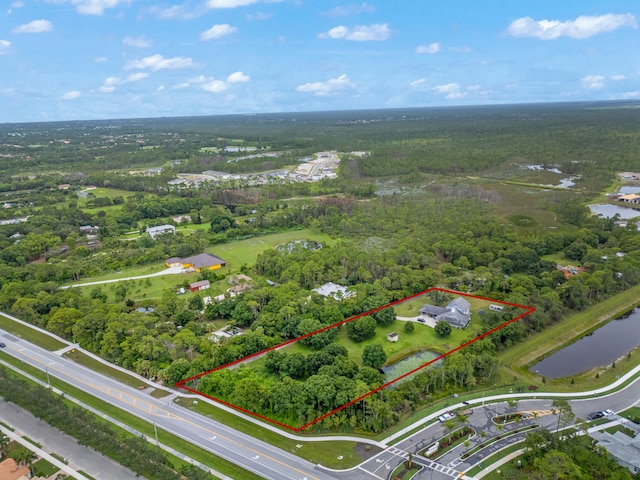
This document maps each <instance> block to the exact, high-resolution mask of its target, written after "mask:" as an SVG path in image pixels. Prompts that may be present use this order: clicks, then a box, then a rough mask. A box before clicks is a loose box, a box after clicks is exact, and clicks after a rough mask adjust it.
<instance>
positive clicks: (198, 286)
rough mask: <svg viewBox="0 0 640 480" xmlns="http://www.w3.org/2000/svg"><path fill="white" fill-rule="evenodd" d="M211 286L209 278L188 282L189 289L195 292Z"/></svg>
mask: <svg viewBox="0 0 640 480" xmlns="http://www.w3.org/2000/svg"><path fill="white" fill-rule="evenodd" d="M210 286H211V283H210V282H209V280H200V281H199V282H193V283H190V284H189V290H191V291H192V292H197V291H198V290H206V289H207V288H209V287H210Z"/></svg>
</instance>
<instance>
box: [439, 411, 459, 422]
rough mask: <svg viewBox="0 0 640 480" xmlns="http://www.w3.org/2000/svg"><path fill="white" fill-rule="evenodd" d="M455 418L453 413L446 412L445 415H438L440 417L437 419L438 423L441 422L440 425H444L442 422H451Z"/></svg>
mask: <svg viewBox="0 0 640 480" xmlns="http://www.w3.org/2000/svg"><path fill="white" fill-rule="evenodd" d="M455 417H456V416H455V415H454V414H453V413H451V412H447V413H445V414H444V415H440V416H439V417H438V420H440V422H441V423H444V422H446V421H447V420H451V419H452V418H455Z"/></svg>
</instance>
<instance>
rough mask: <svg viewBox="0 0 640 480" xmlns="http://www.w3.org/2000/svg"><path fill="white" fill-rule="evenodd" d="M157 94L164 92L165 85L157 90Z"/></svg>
mask: <svg viewBox="0 0 640 480" xmlns="http://www.w3.org/2000/svg"><path fill="white" fill-rule="evenodd" d="M156 92H164V85H160V86H159V87H158V88H156Z"/></svg>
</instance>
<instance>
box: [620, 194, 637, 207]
mask: <svg viewBox="0 0 640 480" xmlns="http://www.w3.org/2000/svg"><path fill="white" fill-rule="evenodd" d="M618 200H619V201H621V202H626V203H635V204H640V195H638V194H637V193H630V194H628V195H620V196H619V197H618Z"/></svg>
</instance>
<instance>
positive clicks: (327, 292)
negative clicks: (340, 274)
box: [312, 282, 356, 300]
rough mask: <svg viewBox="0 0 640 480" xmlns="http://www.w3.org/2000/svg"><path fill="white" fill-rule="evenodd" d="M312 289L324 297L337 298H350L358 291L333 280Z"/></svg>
mask: <svg viewBox="0 0 640 480" xmlns="http://www.w3.org/2000/svg"><path fill="white" fill-rule="evenodd" d="M312 291H313V292H317V293H319V294H320V295H322V296H323V297H331V298H335V299H336V300H344V299H345V298H350V297H353V296H354V295H356V292H354V291H353V290H349V288H347V287H343V286H342V285H338V284H336V283H333V282H327V283H325V284H324V285H320V286H319V287H318V288H314V289H313V290H312Z"/></svg>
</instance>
